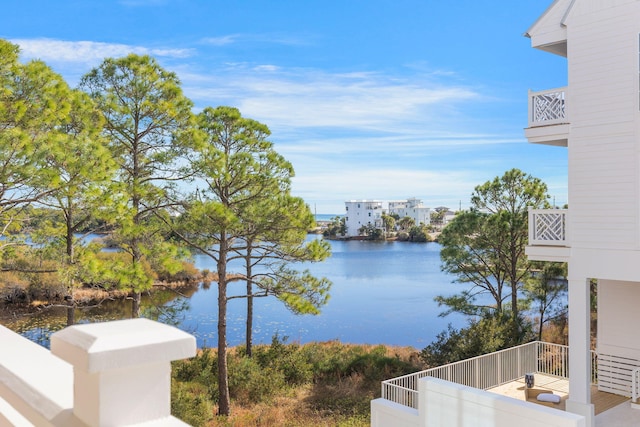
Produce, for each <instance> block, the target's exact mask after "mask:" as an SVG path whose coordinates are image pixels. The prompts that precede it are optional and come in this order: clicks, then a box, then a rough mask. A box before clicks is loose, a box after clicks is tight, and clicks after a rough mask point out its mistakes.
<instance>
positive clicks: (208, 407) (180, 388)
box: [171, 380, 213, 427]
mask: <svg viewBox="0 0 640 427" xmlns="http://www.w3.org/2000/svg"><path fill="white" fill-rule="evenodd" d="M171 414H173V416H175V417H177V418H179V419H181V420H182V421H184V422H186V423H187V424H189V425H191V426H194V427H206V426H207V425H208V423H209V422H210V421H211V420H212V419H213V403H212V402H211V400H210V399H208V398H207V390H206V387H205V386H204V385H202V384H200V383H197V382H180V381H175V380H174V381H172V382H171Z"/></svg>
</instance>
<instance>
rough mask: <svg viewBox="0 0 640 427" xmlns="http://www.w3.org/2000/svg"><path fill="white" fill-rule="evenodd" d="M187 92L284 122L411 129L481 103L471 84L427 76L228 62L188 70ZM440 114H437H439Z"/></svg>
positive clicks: (277, 123) (279, 124)
mask: <svg viewBox="0 0 640 427" xmlns="http://www.w3.org/2000/svg"><path fill="white" fill-rule="evenodd" d="M183 81H184V82H185V91H186V92H187V93H188V94H189V95H190V96H191V97H192V98H193V99H194V100H196V101H197V102H211V101H214V102H216V104H214V105H219V104H229V105H234V106H236V107H238V108H239V109H240V110H241V111H242V112H243V114H245V115H247V116H250V117H254V118H257V119H259V120H261V121H264V122H265V123H269V124H270V126H273V127H280V128H350V129H358V130H359V131H375V132H389V133H396V131H397V130H398V128H399V127H401V125H402V124H403V123H404V124H409V123H411V126H407V127H406V128H405V129H404V130H403V131H402V133H411V132H414V131H416V130H417V129H418V128H422V130H421V131H420V133H424V132H426V131H427V129H429V128H428V127H426V126H425V124H427V123H434V122H436V121H437V119H438V117H440V118H441V117H442V116H444V115H446V114H450V115H456V114H458V108H457V107H458V106H459V105H461V104H462V103H465V102H478V101H480V100H481V99H482V94H481V93H479V92H478V91H476V90H475V89H474V88H472V87H468V86H463V85H458V84H455V83H446V82H442V81H438V79H434V78H433V76H428V75H414V76H409V77H405V78H398V77H391V76H387V75H384V74H382V73H373V72H352V73H329V72H324V71H319V70H314V69H286V70H285V69H282V68H281V67H276V66H271V65H262V66H251V67H249V66H246V65H242V64H229V65H228V66H227V68H225V69H218V70H215V71H213V72H211V73H210V74H209V76H208V77H205V76H203V75H186V76H183ZM434 119H435V120H434Z"/></svg>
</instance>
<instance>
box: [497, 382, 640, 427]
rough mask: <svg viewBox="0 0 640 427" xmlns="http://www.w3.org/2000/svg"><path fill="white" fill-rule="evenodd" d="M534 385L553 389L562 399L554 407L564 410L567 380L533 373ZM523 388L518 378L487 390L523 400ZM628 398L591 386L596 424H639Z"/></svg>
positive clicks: (620, 426) (628, 426) (639, 416)
mask: <svg viewBox="0 0 640 427" xmlns="http://www.w3.org/2000/svg"><path fill="white" fill-rule="evenodd" d="M534 387H536V388H545V389H549V390H551V391H553V394H557V395H560V396H561V397H562V398H563V399H562V401H561V402H560V403H559V404H558V405H557V406H554V407H555V408H557V409H561V410H564V406H565V400H566V398H567V396H568V394H569V381H568V380H566V379H563V378H557V377H552V376H549V375H544V374H540V373H538V374H535V386H534ZM524 389H525V384H524V378H520V379H518V380H516V381H512V382H510V383H506V384H503V385H501V386H498V387H494V388H490V389H488V390H487V391H490V392H492V393H497V394H500V395H503V396H508V397H512V398H514V399H518V400H525V398H524ZM629 400H630V399H629V398H628V397H624V396H618V395H616V394H612V393H607V392H604V391H599V390H598V387H597V386H592V387H591V403H593V405H594V411H595V414H596V426H616V427H632V426H638V425H640V410H638V409H634V408H632V407H631V405H630V404H629ZM625 403H626V404H625Z"/></svg>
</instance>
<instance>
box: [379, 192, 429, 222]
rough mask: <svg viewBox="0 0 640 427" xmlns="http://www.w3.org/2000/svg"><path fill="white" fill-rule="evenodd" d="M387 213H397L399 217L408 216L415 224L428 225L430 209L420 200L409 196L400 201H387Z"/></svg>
mask: <svg viewBox="0 0 640 427" xmlns="http://www.w3.org/2000/svg"><path fill="white" fill-rule="evenodd" d="M388 210H389V215H391V214H397V215H398V216H399V217H400V218H404V217H409V218H411V219H413V220H414V221H415V223H416V225H420V224H424V225H429V224H430V222H431V209H430V208H428V207H426V206H424V205H423V204H422V200H420V199H416V198H411V199H407V200H402V201H395V202H389V209H388Z"/></svg>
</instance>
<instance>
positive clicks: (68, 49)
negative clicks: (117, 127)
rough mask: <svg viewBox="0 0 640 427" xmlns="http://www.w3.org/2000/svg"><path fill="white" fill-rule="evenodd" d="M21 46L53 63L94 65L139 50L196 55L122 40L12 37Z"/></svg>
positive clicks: (28, 54) (162, 54)
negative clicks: (112, 41)
mask: <svg viewBox="0 0 640 427" xmlns="http://www.w3.org/2000/svg"><path fill="white" fill-rule="evenodd" d="M11 42H12V43H15V44H17V45H19V46H20V51H21V53H22V56H23V57H24V58H26V59H33V58H36V59H42V60H43V61H45V62H52V63H61V62H67V63H82V64H87V63H89V64H94V63H96V62H100V61H102V60H103V59H104V58H107V57H118V56H124V55H128V54H129V53H137V54H140V55H152V56H157V57H162V58H186V57H189V56H191V55H193V54H194V50H193V49H172V48H151V47H144V46H133V45H126V44H119V43H103V42H95V41H66V40H54V39H46V38H41V39H12V40H11Z"/></svg>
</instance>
